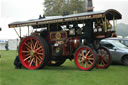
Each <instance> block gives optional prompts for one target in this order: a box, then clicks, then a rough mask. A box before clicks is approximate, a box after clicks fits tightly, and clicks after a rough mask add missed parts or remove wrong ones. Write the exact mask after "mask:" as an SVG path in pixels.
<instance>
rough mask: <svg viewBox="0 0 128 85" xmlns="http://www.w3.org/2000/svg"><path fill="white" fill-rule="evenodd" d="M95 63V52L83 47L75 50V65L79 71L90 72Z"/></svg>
mask: <svg viewBox="0 0 128 85" xmlns="http://www.w3.org/2000/svg"><path fill="white" fill-rule="evenodd" d="M96 62H97V57H96V53H95V51H93V50H92V49H91V48H89V47H87V46H84V47H80V48H78V49H77V51H76V53H75V64H76V66H77V67H78V68H79V69H80V70H85V71H90V70H92V69H93V68H94V67H95V65H96Z"/></svg>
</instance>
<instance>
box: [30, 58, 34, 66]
mask: <svg viewBox="0 0 128 85" xmlns="http://www.w3.org/2000/svg"><path fill="white" fill-rule="evenodd" d="M33 60H34V58H33V59H32V60H31V61H30V64H29V67H30V66H31V65H32V63H33Z"/></svg>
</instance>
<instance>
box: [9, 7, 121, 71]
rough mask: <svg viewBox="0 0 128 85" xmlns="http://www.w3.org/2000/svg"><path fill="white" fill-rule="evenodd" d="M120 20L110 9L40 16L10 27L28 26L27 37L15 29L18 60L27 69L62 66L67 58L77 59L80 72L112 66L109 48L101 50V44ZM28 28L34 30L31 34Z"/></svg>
mask: <svg viewBox="0 0 128 85" xmlns="http://www.w3.org/2000/svg"><path fill="white" fill-rule="evenodd" d="M118 19H121V14H120V13H119V12H118V11H116V10H113V9H110V10H106V11H100V12H89V13H79V14H72V15H67V16H56V17H51V18H47V17H46V18H45V17H40V18H39V19H33V20H28V21H24V22H14V23H11V24H9V27H10V28H14V29H15V28H16V27H20V30H21V27H24V26H26V27H28V35H27V36H25V37H22V36H21V31H20V34H18V32H17V31H16V29H15V31H16V33H17V34H18V36H19V38H20V39H21V42H20V45H19V59H20V61H21V63H22V65H23V66H24V67H26V68H27V69H38V68H43V67H44V66H45V65H54V66H60V65H61V64H63V63H64V62H65V60H66V59H70V60H72V59H74V61H75V64H76V66H77V67H78V68H79V69H81V70H92V69H93V68H94V67H95V66H96V67H97V68H107V67H109V65H110V63H111V56H110V54H109V52H108V50H107V49H106V48H104V47H99V46H100V45H99V44H100V43H99V41H100V40H101V39H104V38H107V37H111V36H113V35H114V34H115V31H116V28H115V27H116V26H115V20H118ZM110 20H112V21H113V25H114V29H112V28H111V24H110V23H109V21H110ZM29 27H32V28H33V29H34V30H35V31H33V32H32V33H31V34H30V33H29V32H30V31H29ZM39 28H40V29H41V30H40V31H38V29H39ZM29 34H30V35H29ZM82 41H83V42H84V43H83V44H82ZM104 53H106V55H104ZM53 61H54V63H53Z"/></svg>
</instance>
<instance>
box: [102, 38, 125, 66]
mask: <svg viewBox="0 0 128 85" xmlns="http://www.w3.org/2000/svg"><path fill="white" fill-rule="evenodd" d="M101 45H103V46H105V47H107V48H108V50H109V52H110V54H111V56H112V62H113V63H118V64H123V65H128V47H126V46H125V45H123V44H122V43H120V42H119V41H118V40H115V39H111V38H110V39H109V38H108V39H103V40H102V41H101Z"/></svg>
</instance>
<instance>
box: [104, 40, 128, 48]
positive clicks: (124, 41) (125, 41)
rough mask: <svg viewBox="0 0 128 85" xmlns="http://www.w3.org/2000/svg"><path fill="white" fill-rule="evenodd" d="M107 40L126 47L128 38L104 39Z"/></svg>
mask: <svg viewBox="0 0 128 85" xmlns="http://www.w3.org/2000/svg"><path fill="white" fill-rule="evenodd" d="M106 39H109V40H116V41H119V42H121V43H122V44H124V45H125V46H127V47H128V38H106Z"/></svg>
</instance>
